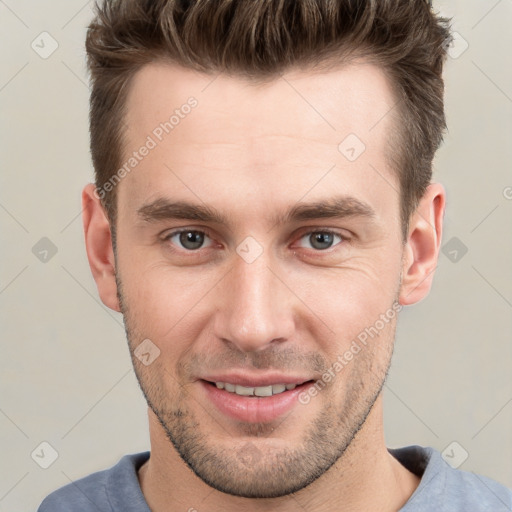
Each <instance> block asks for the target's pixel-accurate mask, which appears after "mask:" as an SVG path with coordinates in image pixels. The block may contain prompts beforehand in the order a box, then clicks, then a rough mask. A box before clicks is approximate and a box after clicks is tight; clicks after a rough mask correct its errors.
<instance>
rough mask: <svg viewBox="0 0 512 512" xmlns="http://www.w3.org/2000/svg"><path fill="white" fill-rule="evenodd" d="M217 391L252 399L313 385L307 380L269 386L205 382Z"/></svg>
mask: <svg viewBox="0 0 512 512" xmlns="http://www.w3.org/2000/svg"><path fill="white" fill-rule="evenodd" d="M205 382H207V383H208V384H211V385H212V386H215V387H216V388H218V389H223V390H225V391H227V392H228V393H235V394H236V395H238V396H253V397H260V398H263V397H267V396H274V395H280V394H281V393H284V392H286V391H291V390H293V389H295V388H297V387H299V386H302V385H304V384H308V383H313V382H314V381H312V380H309V381H305V382H298V383H290V384H282V383H279V384H269V385H267V386H242V385H241V384H233V383H231V382H211V381H205Z"/></svg>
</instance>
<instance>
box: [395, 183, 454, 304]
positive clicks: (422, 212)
mask: <svg viewBox="0 0 512 512" xmlns="http://www.w3.org/2000/svg"><path fill="white" fill-rule="evenodd" d="M445 204H446V193H445V190H444V187H443V186H442V185H441V184H440V183H431V184H430V185H429V186H428V187H427V190H426V191H425V194H424V195H423V197H422V198H421V201H420V203H419V205H418V208H416V211H415V212H414V214H413V215H412V216H411V220H410V223H409V234H408V237H407V242H406V245H405V247H404V252H403V259H402V285H401V287H400V297H399V302H400V304H402V305H404V306H407V305H410V304H415V303H417V302H419V301H421V300H422V299H424V298H425V297H426V296H427V295H428V293H429V291H430V288H431V286H432V280H433V278H434V270H435V269H436V267H437V260H438V256H439V248H440V245H441V238H442V233H443V217H444V211H445Z"/></svg>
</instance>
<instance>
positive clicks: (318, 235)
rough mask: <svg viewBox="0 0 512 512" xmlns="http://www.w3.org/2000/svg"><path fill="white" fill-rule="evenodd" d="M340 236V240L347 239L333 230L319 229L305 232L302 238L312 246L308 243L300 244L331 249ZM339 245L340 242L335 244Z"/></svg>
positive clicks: (322, 249)
mask: <svg viewBox="0 0 512 512" xmlns="http://www.w3.org/2000/svg"><path fill="white" fill-rule="evenodd" d="M336 238H338V239H339V240H340V242H342V241H344V240H345V237H344V236H342V235H340V234H339V233H336V232H335V231H331V230H325V229H324V230H318V231H309V232H308V233H305V234H304V235H303V236H302V237H301V239H305V240H306V241H307V242H309V243H310V244H311V246H310V247H308V246H307V245H306V246H304V245H300V246H301V247H306V248H308V249H309V248H313V249H315V250H319V251H324V250H325V249H330V248H331V247H332V246H333V243H334V240H335V239H336ZM335 245H338V244H335Z"/></svg>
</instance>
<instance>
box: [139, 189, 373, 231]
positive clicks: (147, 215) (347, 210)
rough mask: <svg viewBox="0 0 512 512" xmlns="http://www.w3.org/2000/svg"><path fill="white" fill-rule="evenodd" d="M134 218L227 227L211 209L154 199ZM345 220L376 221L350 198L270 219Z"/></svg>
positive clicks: (277, 221) (300, 205)
mask: <svg viewBox="0 0 512 512" xmlns="http://www.w3.org/2000/svg"><path fill="white" fill-rule="evenodd" d="M137 216H138V217H139V218H140V219H141V220H143V221H145V222H159V221H162V220H172V219H183V220H195V221H199V222H205V223H216V224H223V225H228V224H229V219H228V216H226V215H223V214H222V213H220V212H219V211H218V210H216V209H215V208H213V207H211V206H207V205H204V204H203V205H202V204H194V203H189V202H186V201H170V200H169V199H165V198H158V199H155V200H154V201H152V202H150V203H147V204H144V205H143V206H141V207H140V208H139V209H138V210H137ZM347 217H367V218H369V219H374V218H375V217H376V214H375V211H374V209H373V208H372V207H371V206H370V205H369V204H367V203H365V202H363V201H360V200H359V199H356V198H355V197H352V196H346V195H342V196H336V197H331V198H327V199H325V200H323V201H315V202H311V203H297V204H295V205H294V206H293V207H292V208H291V209H290V210H288V211H287V212H286V213H284V214H279V215H274V216H271V217H270V219H269V220H270V221H271V223H272V225H276V224H286V223H290V222H293V221H304V220H315V219H344V218H347Z"/></svg>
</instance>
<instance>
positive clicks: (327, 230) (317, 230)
mask: <svg viewBox="0 0 512 512" xmlns="http://www.w3.org/2000/svg"><path fill="white" fill-rule="evenodd" d="M303 229H304V230H306V231H302V230H301V232H300V235H298V239H301V238H303V237H304V236H306V235H310V234H312V233H331V234H334V235H337V236H339V237H340V238H341V239H342V240H346V241H348V240H350V238H351V237H350V236H347V235H346V234H345V233H343V232H341V231H339V230H338V229H335V228H331V227H323V228H322V227H315V226H305V227H304V228H303ZM187 231H195V232H198V233H203V234H205V235H206V236H208V238H210V240H212V241H214V237H213V236H211V232H210V231H209V230H208V229H207V228H204V227H202V228H194V227H190V228H189V227H183V228H176V229H174V230H171V231H169V232H167V233H166V234H165V235H164V236H163V237H162V240H163V241H168V240H170V239H171V238H172V237H173V236H175V235H177V234H180V233H183V232H187ZM198 250H200V249H198ZM191 252H192V251H191ZM195 252H197V251H195Z"/></svg>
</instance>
